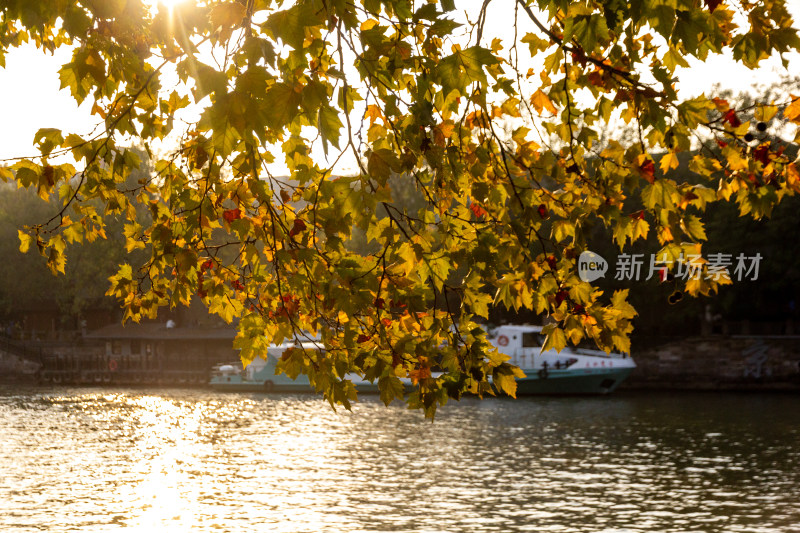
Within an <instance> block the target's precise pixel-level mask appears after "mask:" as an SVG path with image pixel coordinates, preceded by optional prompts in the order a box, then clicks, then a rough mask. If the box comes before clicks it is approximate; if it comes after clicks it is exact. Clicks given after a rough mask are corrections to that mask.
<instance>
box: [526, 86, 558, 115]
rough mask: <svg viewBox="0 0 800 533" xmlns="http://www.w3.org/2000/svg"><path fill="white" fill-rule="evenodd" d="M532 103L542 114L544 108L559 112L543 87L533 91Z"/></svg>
mask: <svg viewBox="0 0 800 533" xmlns="http://www.w3.org/2000/svg"><path fill="white" fill-rule="evenodd" d="M531 105H532V106H533V107H535V108H536V111H537V112H538V113H539V114H540V115H541V114H542V110H543V109H547V110H548V111H550V112H551V113H553V114H555V113H557V110H556V106H554V105H553V102H551V101H550V98H549V97H548V96H547V95H546V94H544V93H543V92H542V90H541V89H539V90H538V91H536V92H535V93H533V96H531Z"/></svg>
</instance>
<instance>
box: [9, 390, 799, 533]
mask: <svg viewBox="0 0 800 533" xmlns="http://www.w3.org/2000/svg"><path fill="white" fill-rule="evenodd" d="M798 428H800V398H798V397H796V396H781V395H770V396H767V395H764V396H762V395H748V396H738V395H683V396H677V397H676V396H670V395H665V394H661V395H647V396H646V395H622V394H621V395H618V396H614V397H611V398H590V399H581V398H559V399H523V400H519V401H510V400H509V401H505V400H488V401H483V402H480V401H477V400H475V399H468V400H465V401H462V402H460V403H457V404H451V405H448V406H447V407H446V408H445V409H444V410H442V411H441V412H440V414H439V415H438V417H437V419H436V421H435V422H434V423H430V422H428V421H425V420H424V419H423V418H422V416H421V415H420V414H419V413H417V412H413V411H408V410H405V409H403V408H401V407H390V408H385V407H383V405H382V404H380V403H379V401H378V400H377V399H376V398H374V397H373V398H364V399H363V401H362V403H360V404H358V405H356V407H355V408H354V410H353V412H347V411H343V410H339V411H336V412H334V411H332V410H331V409H330V407H329V406H328V404H327V403H326V402H324V401H321V400H318V399H316V398H314V397H311V396H303V395H297V396H293V395H285V396H264V395H257V394H253V395H236V394H222V393H215V392H208V391H186V390H157V391H156V390H151V391H137V390H124V389H70V388H64V389H59V390H57V391H54V390H49V391H43V390H36V389H19V390H9V391H5V392H4V393H0V444H1V445H2V446H0V468H2V469H3V476H1V477H0V499H2V501H3V502H4V513H2V514H0V530H3V531H113V530H118V529H120V530H133V531H148V532H150V531H169V532H176V531H193V532H195V531H199V532H205V531H252V530H269V531H278V532H284V531H285V532H306V531H307V532H318V531H331V532H333V531H336V532H341V531H353V532H377V531H408V532H410V531H414V532H434V531H435V532H449V531H453V532H461V531H471V532H501V531H502V532H505V531H520V532H521V531H545V532H566V531H569V532H583V531H586V532H589V531H591V532H598V531H601V532H606V533H612V532H613V533H639V532H646V531H647V532H650V531H659V532H689V531H696V532H704V533H705V532H725V533H728V532H743V533H744V532H748V533H761V532H783V531H786V532H789V531H796V530H797V525H798V524H800V438H798V437H800V429H798Z"/></svg>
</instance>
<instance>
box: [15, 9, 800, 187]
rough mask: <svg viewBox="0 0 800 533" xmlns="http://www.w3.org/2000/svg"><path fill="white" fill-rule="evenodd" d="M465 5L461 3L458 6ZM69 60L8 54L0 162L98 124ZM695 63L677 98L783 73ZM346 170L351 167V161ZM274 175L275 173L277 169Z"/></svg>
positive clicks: (503, 28)
mask: <svg viewBox="0 0 800 533" xmlns="http://www.w3.org/2000/svg"><path fill="white" fill-rule="evenodd" d="M496 1H497V0H496ZM465 3H466V2H460V3H459V6H460V7H461V6H463V5H464V4H465ZM481 3H482V2H480V1H479V0H471V2H469V4H467V6H468V7H467V8H466V10H465V12H466V13H467V15H468V16H469V18H470V19H472V20H473V21H474V20H475V19H476V18H477V17H476V14H477V12H478V6H480V4H481ZM470 4H472V6H471V7H470ZM798 4H800V2H798ZM790 6H791V7H792V8H793V11H795V13H794V14H795V19H796V20H797V19H798V16H799V15H800V5H795V4H793V3H791V2H790ZM507 13H508V12H507V11H506V10H504V9H493V10H490V11H489V17H488V18H487V28H486V32H485V34H486V35H487V36H492V35H493V34H497V35H502V34H504V33H505V34H506V36H507V27H508V23H509V21H508V20H507V18H504V17H507ZM484 44H485V43H484ZM69 56H70V52H69V51H68V50H59V51H58V52H57V53H56V54H55V56H51V55H45V54H43V53H41V52H39V51H37V50H35V49H34V48H33V47H28V46H26V47H23V48H20V49H17V50H13V51H11V52H10V53H9V54H8V55H7V57H6V63H7V65H6V68H5V70H3V69H0V117H2V127H0V159H5V158H11V157H19V156H32V155H35V154H36V150H35V149H34V148H33V147H32V143H33V136H34V134H35V133H36V131H37V130H39V129H40V128H43V127H49V128H60V129H62V130H64V131H66V132H74V133H78V134H85V133H88V132H89V131H91V130H92V129H93V128H94V126H95V125H96V124H97V122H98V121H97V117H91V116H90V114H89V109H90V106H91V104H89V103H88V102H85V103H84V105H82V106H81V107H78V106H77V105H76V103H75V101H74V100H73V99H72V97H71V96H70V94H69V92H68V91H67V90H59V85H60V83H59V78H58V69H59V68H60V66H61V65H62V64H63V63H65V62H68V61H69ZM798 61H800V58H798V56H797V55H795V56H793V57H792V63H794V64H797V63H798ZM695 63H696V64H695V65H693V66H692V68H690V69H685V70H683V71H682V72H681V74H680V82H679V88H680V91H681V95H682V96H690V95H697V94H700V93H702V92H704V91H707V90H708V89H709V88H711V87H712V86H713V85H714V84H715V83H719V84H721V85H722V86H724V87H728V88H731V89H734V90H745V89H748V88H751V87H754V86H756V85H763V84H765V83H768V82H770V81H771V80H772V81H774V80H777V79H778V78H779V76H780V72H781V71H783V72H785V71H784V70H783V67H782V66H781V65H780V60H779V59H778V58H772V59H770V60H769V61H767V62H765V63H764V67H763V68H761V69H760V70H758V71H750V70H748V69H747V68H746V67H744V66H742V65H739V64H737V63H736V62H734V61H733V60H732V59H731V58H730V57H727V58H726V57H720V56H717V57H714V58H713V59H711V60H710V61H709V62H707V63H705V64H701V63H699V62H695ZM795 71H796V68H795ZM278 159H279V158H278ZM346 166H347V167H352V166H353V165H352V162H351V163H350V164H346ZM338 170H340V171H344V170H347V169H346V168H344V169H338ZM276 171H277V172H280V169H276Z"/></svg>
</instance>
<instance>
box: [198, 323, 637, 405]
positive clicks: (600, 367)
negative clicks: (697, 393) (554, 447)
mask: <svg viewBox="0 0 800 533" xmlns="http://www.w3.org/2000/svg"><path fill="white" fill-rule="evenodd" d="M541 331H542V328H541V326H529V325H525V326H500V327H497V328H494V329H492V330H490V331H489V334H488V338H489V340H490V341H491V342H492V343H493V344H494V345H495V346H496V347H497V348H498V349H499V351H500V352H501V353H504V354H506V355H508V356H509V357H510V358H511V359H510V360H509V362H510V363H512V364H514V365H516V366H518V367H520V368H521V369H522V370H523V372H525V377H524V378H518V379H517V395H526V394H608V393H610V392H612V391H613V390H614V389H616V388H617V387H618V386H619V384H620V383H621V382H622V381H623V380H624V379H625V378H627V377H628V375H629V374H630V373H631V371H632V370H633V369H634V368H635V367H636V364H635V363H634V362H633V359H631V358H630V357H629V356H627V355H626V354H614V353H612V354H607V353H606V352H603V351H599V350H584V349H580V348H578V349H575V348H565V349H563V350H561V352H556V351H555V350H548V351H546V352H542V351H541V346H542V343H543V342H544V339H543V335H542V334H541ZM297 347H302V348H305V349H308V350H316V349H318V348H319V346H318V345H316V344H315V343H302V344H299V345H298V344H294V343H287V344H281V345H279V346H271V347H270V348H269V349H268V350H267V354H266V357H265V358H261V357H259V358H256V359H255V360H254V361H253V362H252V363H250V364H249V365H247V366H246V367H244V368H242V365H241V364H240V363H229V364H222V365H217V366H216V367H215V368H214V371H213V372H212V376H211V380H210V382H209V385H210V386H211V387H212V388H214V389H217V390H228V391H262V392H310V391H311V390H312V388H311V385H310V384H309V381H308V378H307V377H306V376H302V375H301V376H298V377H297V379H294V380H293V379H290V378H289V377H288V376H286V375H285V374H278V375H276V374H275V368H276V364H277V362H278V359H280V357H281V355H283V352H284V351H285V350H287V349H289V348H297ZM438 375H440V374H439V373H436V372H434V373H433V377H437V376H438ZM345 378H346V379H349V380H350V381H352V382H353V384H354V385H355V386H356V389H357V390H358V391H359V392H377V390H378V389H377V384H376V383H371V382H369V381H364V380H363V379H361V378H360V377H359V376H357V375H355V374H348V375H347V376H345ZM402 381H403V383H404V384H405V385H406V387H407V388H410V387H411V380H409V379H403V380H402Z"/></svg>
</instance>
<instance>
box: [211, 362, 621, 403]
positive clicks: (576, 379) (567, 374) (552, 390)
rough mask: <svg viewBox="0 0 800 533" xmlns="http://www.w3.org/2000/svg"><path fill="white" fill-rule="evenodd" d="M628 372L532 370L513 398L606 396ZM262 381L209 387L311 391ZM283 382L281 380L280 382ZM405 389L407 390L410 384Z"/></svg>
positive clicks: (365, 389)
mask: <svg viewBox="0 0 800 533" xmlns="http://www.w3.org/2000/svg"><path fill="white" fill-rule="evenodd" d="M632 370H633V369H632V368H618V369H617V368H615V369H603V370H600V369H597V370H595V369H586V370H552V371H549V372H548V373H547V374H546V377H540V374H541V372H537V371H536V370H533V369H527V370H525V375H526V376H527V377H525V378H520V379H518V380H517V396H533V395H540V394H547V395H557V394H565V395H570V394H600V395H602V394H609V393H611V392H613V391H614V390H615V389H616V388H617V387H618V386H619V384H620V383H622V382H623V381H624V380H625V378H627V377H628V375H630V373H631V371H632ZM276 378H277V379H274V380H265V381H250V380H243V379H242V378H240V377H239V376H232V377H230V379H226V378H221V379H220V378H218V379H212V380H211V382H210V383H209V385H210V386H211V388H213V389H215V390H219V391H228V392H313V388H312V387H311V385H310V384H309V383H308V381H307V380H306V379H304V378H303V377H302V376H301V377H298V378H297V380H294V381H292V380H289V379H286V378H285V377H283V376H276ZM281 378H283V379H281ZM408 385H409V388H410V384H408ZM356 390H358V392H360V393H362V394H363V393H376V392H378V387H377V384H373V383H366V382H361V383H357V384H356Z"/></svg>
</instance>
